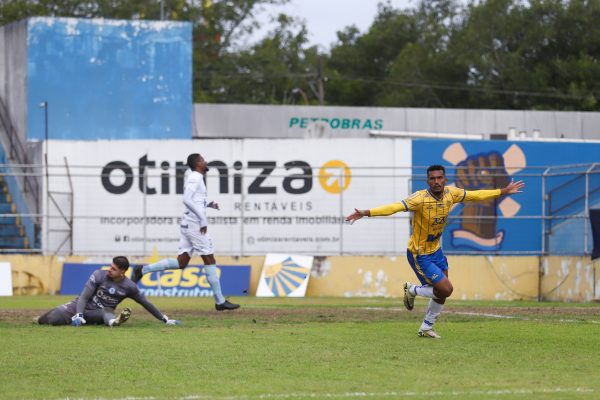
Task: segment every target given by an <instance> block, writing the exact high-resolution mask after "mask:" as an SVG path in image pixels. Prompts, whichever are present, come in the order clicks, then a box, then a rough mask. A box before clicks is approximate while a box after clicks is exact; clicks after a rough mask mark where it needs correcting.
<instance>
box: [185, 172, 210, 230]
mask: <svg viewBox="0 0 600 400" xmlns="http://www.w3.org/2000/svg"><path fill="white" fill-rule="evenodd" d="M207 198H208V197H207V194H206V185H205V184H204V176H203V175H202V174H201V173H200V172H197V171H192V172H191V173H190V174H189V175H188V177H187V179H186V180H185V184H184V186H183V204H184V205H185V211H184V212H183V222H195V223H197V224H198V225H200V227H204V226H207V225H208V220H207V218H206V204H207Z"/></svg>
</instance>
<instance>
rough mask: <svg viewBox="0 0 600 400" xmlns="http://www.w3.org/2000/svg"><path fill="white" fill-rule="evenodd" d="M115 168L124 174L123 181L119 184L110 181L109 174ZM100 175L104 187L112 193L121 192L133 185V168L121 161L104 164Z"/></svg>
mask: <svg viewBox="0 0 600 400" xmlns="http://www.w3.org/2000/svg"><path fill="white" fill-rule="evenodd" d="M116 170H121V171H123V173H124V174H125V182H123V184H122V185H121V186H117V185H114V184H113V183H112V182H111V181H110V174H111V173H112V172H113V171H116ZM100 177H101V179H102V186H103V187H104V189H106V190H107V191H108V192H109V193H112V194H123V193H125V192H127V191H128V190H129V189H131V186H132V185H133V170H132V169H131V167H130V166H129V165H128V164H127V163H125V162H123V161H111V162H109V163H108V164H106V166H105V167H104V168H102V173H101V175H100Z"/></svg>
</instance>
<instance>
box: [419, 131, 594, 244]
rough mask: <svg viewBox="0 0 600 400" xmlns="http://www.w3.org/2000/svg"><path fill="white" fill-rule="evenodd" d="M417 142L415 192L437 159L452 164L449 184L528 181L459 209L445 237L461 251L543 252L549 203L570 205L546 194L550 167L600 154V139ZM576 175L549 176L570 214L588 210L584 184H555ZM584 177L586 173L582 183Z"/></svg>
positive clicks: (448, 171) (555, 210) (555, 209)
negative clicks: (505, 194)
mask: <svg viewBox="0 0 600 400" xmlns="http://www.w3.org/2000/svg"><path fill="white" fill-rule="evenodd" d="M412 143H413V144H412V153H413V186H412V191H413V192H414V191H417V190H420V189H425V188H427V182H426V175H427V172H426V171H427V167H428V166H429V165H432V164H440V165H443V166H444V167H445V168H446V176H447V177H448V184H449V185H452V186H457V187H460V188H464V189H466V190H479V189H493V188H502V187H504V186H506V184H507V183H508V182H510V180H511V179H514V180H523V182H524V183H525V189H524V191H523V193H518V194H515V195H513V196H510V197H506V198H499V199H494V200H490V201H485V202H469V203H464V204H460V205H458V206H457V207H455V208H454V209H453V211H452V212H451V214H450V218H449V219H448V224H447V226H446V229H445V231H444V235H443V240H442V243H443V248H444V250H447V251H451V252H457V253H459V252H464V251H478V252H489V253H494V252H497V251H503V252H514V253H538V252H541V249H542V240H543V235H542V219H541V216H542V214H544V213H543V207H547V209H546V210H544V211H545V215H555V214H557V213H558V212H560V210H563V209H566V208H565V207H566V206H565V207H562V206H561V207H558V206H552V205H546V202H545V200H544V199H543V198H542V196H543V194H542V175H543V174H544V172H547V171H549V170H548V168H550V171H551V170H552V167H559V166H564V165H575V164H579V165H581V164H584V163H594V162H598V161H599V160H600V156H599V154H600V144H597V143H541V142H509V141H470V140H465V141H448V140H414V141H413V142H412ZM561 171H566V170H561ZM559 172H560V171H559ZM574 176H576V175H566V174H565V175H564V176H562V175H561V174H555V176H552V177H551V178H547V179H546V180H545V185H546V187H545V191H546V193H547V194H548V193H551V194H554V196H553V201H554V204H558V201H559V200H560V202H561V203H564V204H566V205H569V206H570V207H571V208H570V209H569V210H568V213H569V215H574V214H577V213H579V212H582V211H583V207H582V205H583V201H581V199H582V198H583V197H584V190H585V189H584V188H583V184H580V185H579V186H581V187H574V186H573V185H575V184H576V183H578V182H574V183H571V186H573V187H572V188H571V187H570V186H569V187H568V188H569V190H562V191H560V190H554V189H555V188H556V189H560V187H562V186H564V185H565V184H567V183H569V182H571V181H573V179H574ZM582 182H584V180H583V179H581V182H579V183H582ZM563 192H564V193H563ZM563 198H564V199H563ZM578 199H579V200H578ZM579 203H581V204H579ZM549 207H553V208H551V209H550V208H549ZM577 207H579V209H577ZM467 217H468V218H467ZM498 217H503V218H498ZM546 228H548V227H546ZM571 236H573V240H581V239H580V237H579V235H576V236H574V235H571Z"/></svg>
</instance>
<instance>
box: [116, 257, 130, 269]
mask: <svg viewBox="0 0 600 400" xmlns="http://www.w3.org/2000/svg"><path fill="white" fill-rule="evenodd" d="M113 264H115V265H116V266H117V267H119V269H120V270H123V271H127V270H128V269H129V260H128V259H127V257H125V256H116V257H115V258H113Z"/></svg>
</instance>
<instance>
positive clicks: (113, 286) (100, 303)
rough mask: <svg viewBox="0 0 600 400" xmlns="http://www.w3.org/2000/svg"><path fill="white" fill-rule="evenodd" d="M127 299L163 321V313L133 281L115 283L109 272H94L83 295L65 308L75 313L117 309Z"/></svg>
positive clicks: (126, 279) (125, 280)
mask: <svg viewBox="0 0 600 400" xmlns="http://www.w3.org/2000/svg"><path fill="white" fill-rule="evenodd" d="M127 297H128V298H130V299H133V300H135V301H136V302H137V303H139V304H141V305H142V306H143V307H144V308H145V309H146V310H148V312H149V313H150V314H152V315H154V316H155V317H156V318H158V319H162V313H161V312H160V311H159V310H158V309H157V308H156V307H155V306H154V304H152V303H150V302H149V301H148V299H147V298H146V296H144V294H143V293H142V292H140V289H139V288H138V287H137V285H136V284H135V283H134V282H133V281H132V280H131V279H129V278H127V277H125V278H124V279H122V280H120V281H119V282H115V281H113V280H112V279H110V278H109V277H108V271H106V270H101V269H99V270H96V271H94V272H93V273H92V275H90V278H89V279H88V280H87V282H86V283H85V286H84V288H83V292H82V293H81V295H80V296H78V297H77V298H75V300H73V301H72V302H70V303H68V304H65V306H66V308H67V309H68V310H69V311H72V312H73V313H75V312H84V309H85V310H98V309H104V308H111V309H115V308H116V307H117V305H119V303H120V302H122V301H123V300H124V299H125V298H127ZM84 301H85V302H84Z"/></svg>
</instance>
